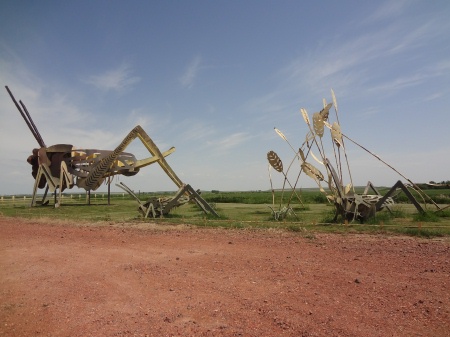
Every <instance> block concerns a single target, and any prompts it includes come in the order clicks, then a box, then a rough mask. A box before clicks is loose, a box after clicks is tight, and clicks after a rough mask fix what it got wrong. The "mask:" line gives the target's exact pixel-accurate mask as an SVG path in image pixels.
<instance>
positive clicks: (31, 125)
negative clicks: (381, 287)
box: [5, 85, 46, 147]
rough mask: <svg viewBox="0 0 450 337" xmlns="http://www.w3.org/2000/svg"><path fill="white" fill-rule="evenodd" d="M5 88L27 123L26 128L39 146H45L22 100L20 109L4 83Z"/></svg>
mask: <svg viewBox="0 0 450 337" xmlns="http://www.w3.org/2000/svg"><path fill="white" fill-rule="evenodd" d="M5 88H6V91H8V94H9V96H10V97H11V99H12V100H13V102H14V104H15V105H16V108H17V110H19V112H20V114H21V115H22V118H23V119H24V121H25V123H27V125H28V128H29V129H30V131H31V133H32V134H33V136H34V138H35V139H36V141H37V142H38V144H39V146H40V147H46V146H45V143H44V140H43V139H42V137H41V134H40V133H39V131H38V129H37V127H36V125H35V124H34V122H33V120H32V119H31V116H30V114H29V113H28V110H27V108H26V106H25V104H23V103H22V101H20V104H21V105H22V107H23V110H22V108H21V107H20V105H19V103H17V101H16V99H15V98H14V95H13V94H12V92H11V90H9V88H8V86H7V85H5ZM24 111H25V112H24Z"/></svg>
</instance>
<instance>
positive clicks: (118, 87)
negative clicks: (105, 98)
mask: <svg viewBox="0 0 450 337" xmlns="http://www.w3.org/2000/svg"><path fill="white" fill-rule="evenodd" d="M139 81H140V78H139V77H137V76H133V75H132V70H131V67H130V66H129V65H127V64H122V65H120V66H119V67H118V68H116V69H112V70H108V71H107V72H105V73H103V74H100V75H92V76H90V77H89V78H88V79H87V80H86V82H87V83H89V84H92V85H94V86H95V87H96V88H98V89H100V90H104V91H110V90H113V91H122V90H124V89H127V88H128V87H130V86H131V85H133V84H135V83H137V82H139Z"/></svg>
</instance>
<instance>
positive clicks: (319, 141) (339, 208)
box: [267, 91, 439, 221]
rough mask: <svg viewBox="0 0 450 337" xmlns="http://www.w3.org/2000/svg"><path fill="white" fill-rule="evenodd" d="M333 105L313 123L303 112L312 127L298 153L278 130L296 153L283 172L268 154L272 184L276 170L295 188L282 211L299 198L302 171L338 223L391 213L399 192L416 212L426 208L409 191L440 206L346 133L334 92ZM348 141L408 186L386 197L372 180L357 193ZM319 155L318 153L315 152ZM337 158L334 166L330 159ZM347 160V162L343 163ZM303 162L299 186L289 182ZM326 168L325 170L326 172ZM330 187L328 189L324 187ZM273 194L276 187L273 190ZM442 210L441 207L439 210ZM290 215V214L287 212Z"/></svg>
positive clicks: (277, 160) (278, 161)
mask: <svg viewBox="0 0 450 337" xmlns="http://www.w3.org/2000/svg"><path fill="white" fill-rule="evenodd" d="M331 94H332V99H333V103H329V104H327V102H326V101H325V100H324V101H323V109H322V110H321V111H320V112H316V113H314V114H313V118H312V122H311V120H310V118H309V116H308V113H307V111H306V109H303V108H302V109H301V110H300V112H301V114H302V117H303V120H304V121H305V123H306V125H307V126H308V129H309V132H308V133H307V135H306V139H305V141H304V142H303V144H302V145H301V147H300V148H299V149H298V150H294V147H293V146H292V145H291V144H290V143H289V141H288V140H287V138H286V136H285V135H284V134H283V133H282V132H281V131H280V130H278V129H276V128H275V131H276V132H277V134H278V135H279V136H280V137H281V138H283V140H285V141H286V142H287V143H288V144H289V146H290V147H291V149H292V150H293V152H294V158H293V159H292V161H291V164H290V165H289V168H288V170H287V171H286V172H285V171H283V164H282V161H281V159H280V158H279V157H278V155H277V154H276V153H275V152H274V151H269V152H268V154H267V159H268V161H269V177H270V181H271V185H272V179H271V175H270V169H271V168H274V169H275V170H276V171H278V172H281V173H283V175H284V177H285V182H288V183H289V186H290V187H291V189H292V192H291V195H290V197H289V199H288V202H287V206H282V202H280V207H279V208H280V210H291V209H292V208H291V207H290V203H291V201H292V197H293V196H294V194H295V195H297V193H296V185H297V183H298V181H299V177H300V175H301V173H302V172H304V173H305V174H306V175H307V176H308V177H310V178H311V179H313V180H314V181H315V182H316V184H317V186H318V187H319V189H320V191H321V192H322V193H323V194H325V196H326V198H327V199H328V201H329V202H331V203H332V204H334V206H335V210H336V213H335V217H334V221H337V219H338V218H339V217H341V219H342V220H343V221H353V220H359V221H365V220H367V219H368V218H370V217H373V216H374V215H375V214H376V212H378V211H380V210H382V209H384V208H386V209H388V210H390V207H391V206H392V205H393V204H394V200H393V197H394V196H395V195H396V194H397V193H399V192H404V193H405V195H406V196H407V197H408V198H409V199H410V201H411V202H412V204H413V205H414V206H415V207H416V209H417V210H418V211H419V212H420V213H423V212H424V209H423V208H422V206H421V204H420V203H419V202H417V200H416V199H415V197H414V196H413V194H412V193H411V192H410V191H409V188H412V189H413V190H414V191H416V192H417V194H418V195H419V196H420V197H421V198H422V200H423V201H424V202H425V201H428V202H430V203H432V204H434V205H435V206H436V207H438V205H436V203H434V201H433V200H431V198H429V197H428V196H427V195H426V194H425V193H423V192H422V191H421V190H420V188H419V187H418V186H417V185H416V184H414V183H413V182H412V181H411V180H410V179H408V178H406V177H405V176H404V175H402V174H401V173H400V172H398V171H397V170H396V169H394V168H393V167H392V166H391V165H389V164H387V163H386V162H385V161H383V160H382V159H381V158H380V157H379V156H377V155H375V154H373V153H372V152H370V151H369V150H367V149H366V148H365V147H363V146H361V145H360V144H358V143H357V142H355V141H354V140H352V139H351V138H349V137H348V136H346V135H345V134H343V133H342V131H341V127H340V124H339V117H338V110H337V102H336V97H335V95H334V92H333V91H331ZM332 106H334V110H335V112H336V121H335V122H334V123H332V124H331V123H329V113H330V109H331V107H332ZM326 129H328V130H329V131H330V134H329V135H330V138H331V146H332V148H333V155H332V156H328V155H327V153H326V151H325V145H324V142H323V137H324V135H325V130H326ZM346 140H348V141H350V142H352V143H353V144H355V145H357V146H359V147H360V148H362V149H363V150H365V151H366V152H368V153H369V154H371V155H372V156H374V157H375V158H376V159H377V160H379V161H381V162H382V163H383V164H385V165H387V166H388V167H389V168H391V169H392V170H394V171H395V172H396V173H398V174H399V175H400V176H401V177H402V178H404V179H405V180H407V182H408V184H407V185H405V184H404V183H403V182H402V181H401V180H399V181H397V183H395V184H394V186H392V188H391V189H390V190H389V191H388V192H387V193H386V194H385V195H384V196H383V195H381V193H379V192H378V190H377V189H376V188H375V187H374V186H373V184H372V183H371V182H370V181H369V182H368V183H367V186H366V188H365V190H364V192H363V193H356V192H355V187H354V185H353V181H352V175H351V171H350V165H349V162H348V157H347V153H346V149H345V141H346ZM314 152H315V153H314ZM308 157H312V158H313V160H314V161H315V162H317V163H318V164H319V165H320V167H323V169H325V172H326V174H325V175H324V174H323V173H322V172H321V170H319V169H318V168H317V167H315V166H314V165H312V164H311V163H310V162H309V161H308ZM332 157H334V164H332V161H331V160H330V158H332ZM343 158H344V160H345V162H344V163H342V161H343ZM297 160H298V161H299V164H300V165H299V166H300V167H299V168H300V170H299V173H298V176H297V179H296V182H295V184H291V183H290V182H289V180H288V179H287V175H288V171H289V169H290V168H291V167H296V165H293V163H294V162H295V161H297ZM323 169H322V170H323ZM344 171H347V172H346V175H347V176H348V177H349V179H350V183H348V184H347V185H345V184H344V182H343V180H344V179H343V177H344ZM323 184H326V185H327V186H325V188H324V187H323V186H322V185H323ZM284 189H285V184H284V185H283V194H282V195H284ZM369 189H372V191H373V192H374V194H369ZM272 191H273V188H272ZM438 208H439V207H438ZM272 213H273V215H274V217H275V218H279V217H280V216H279V214H278V213H279V211H278V212H276V211H274V209H273V208H272ZM286 214H288V213H286Z"/></svg>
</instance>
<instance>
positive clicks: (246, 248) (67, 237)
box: [0, 217, 450, 336]
mask: <svg viewBox="0 0 450 337" xmlns="http://www.w3.org/2000/svg"><path fill="white" fill-rule="evenodd" d="M145 226H146V228H144V226H141V227H142V228H132V225H127V224H124V225H122V227H116V226H108V225H105V226H99V225H98V224H91V225H89V224H84V225H83V226H77V225H73V224H67V223H64V224H58V223H56V222H52V221H46V222H45V221H42V220H41V221H39V222H37V221H30V220H18V219H12V218H2V217H0V305H1V307H0V336H449V335H450V287H449V286H450V242H449V239H448V238H447V239H434V240H425V239H417V238H408V237H398V236H391V237H388V236H381V235H380V236H369V235H328V234H314V235H305V234H304V233H303V234H302V233H287V232H282V231H268V230H264V231H262V230H261V231H255V230H222V229H195V228H190V227H173V226H167V227H161V226H159V227H157V226H156V225H148V224H146V225H145Z"/></svg>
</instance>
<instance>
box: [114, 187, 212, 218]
mask: <svg viewBox="0 0 450 337" xmlns="http://www.w3.org/2000/svg"><path fill="white" fill-rule="evenodd" d="M116 186H117V187H120V188H121V189H123V190H124V191H125V192H127V193H128V194H129V195H131V196H132V197H133V199H134V200H136V201H137V203H138V204H139V208H138V210H139V212H140V213H141V214H142V216H143V217H144V218H148V217H149V216H151V217H153V218H162V217H164V215H167V214H169V212H170V211H171V210H172V209H173V208H176V207H179V206H182V205H184V204H187V203H188V202H190V201H192V200H193V201H195V202H196V204H197V205H198V206H199V207H200V208H201V209H202V210H203V212H205V213H211V214H214V215H215V216H218V215H217V214H216V212H215V211H214V209H213V208H212V207H211V206H210V205H209V204H208V203H207V202H206V201H205V200H204V199H203V198H202V197H200V191H195V190H194V189H193V188H192V187H191V186H190V185H183V186H182V187H180V189H179V190H178V192H177V193H176V194H175V196H173V197H159V198H158V197H153V198H150V199H148V200H147V201H146V202H142V201H141V200H140V199H139V197H138V196H137V195H136V194H135V193H134V192H133V191H132V190H131V189H130V188H129V187H128V186H127V185H125V184H124V183H122V182H121V183H119V184H116Z"/></svg>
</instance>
